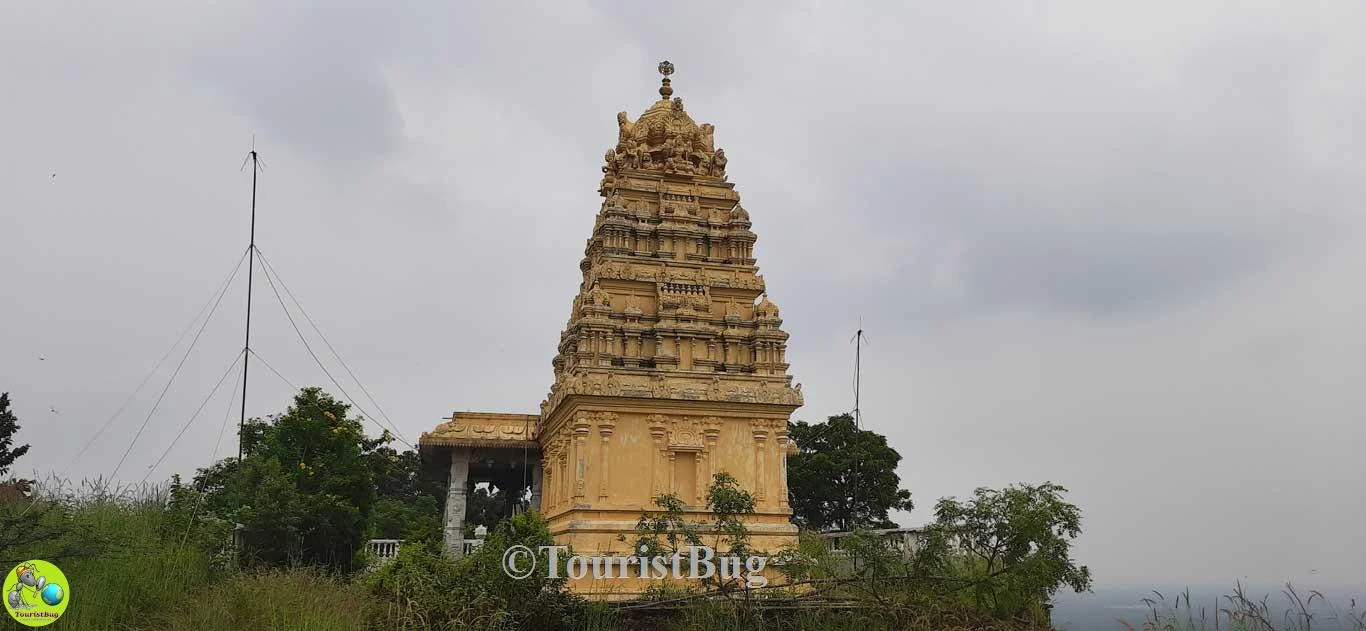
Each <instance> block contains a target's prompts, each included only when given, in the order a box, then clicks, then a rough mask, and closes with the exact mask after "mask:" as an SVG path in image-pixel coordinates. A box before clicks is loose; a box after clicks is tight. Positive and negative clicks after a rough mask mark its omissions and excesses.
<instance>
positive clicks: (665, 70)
mask: <svg viewBox="0 0 1366 631" xmlns="http://www.w3.org/2000/svg"><path fill="white" fill-rule="evenodd" d="M673 73H674V65H673V64H672V63H670V62H669V60H667V59H665V60H664V61H661V62H659V74H662V75H664V81H663V85H661V86H659V95H660V96H662V97H664V98H666V99H667V98H669V97H670V96H672V95H673V93H674V89H673V88H672V87H669V75H671V74H673Z"/></svg>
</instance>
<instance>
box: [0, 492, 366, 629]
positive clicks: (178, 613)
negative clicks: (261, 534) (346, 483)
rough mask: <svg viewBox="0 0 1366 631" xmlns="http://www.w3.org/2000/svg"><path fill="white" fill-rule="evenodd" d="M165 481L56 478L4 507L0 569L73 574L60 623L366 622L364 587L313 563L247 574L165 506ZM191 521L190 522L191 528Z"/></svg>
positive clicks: (233, 625)
mask: <svg viewBox="0 0 1366 631" xmlns="http://www.w3.org/2000/svg"><path fill="white" fill-rule="evenodd" d="M168 493H169V487H168V486H167V485H137V486H116V485H111V484H108V483H107V482H106V481H104V480H83V481H81V482H79V483H74V484H73V483H70V482H67V481H63V480H57V479H48V480H44V481H43V482H42V483H40V484H39V485H37V487H36V488H35V490H34V498H33V499H32V501H31V502H24V503H12V504H7V505H0V524H4V525H5V526H6V527H7V528H12V529H16V530H14V531H12V533H13V535H12V537H11V538H10V539H7V540H13V539H17V543H15V544H12V545H10V546H7V547H6V548H5V549H3V550H0V563H3V564H4V565H5V567H4V568H2V569H0V571H3V570H7V569H8V568H9V567H11V566H13V565H14V564H17V563H19V562H20V561H23V560H27V559H35V558H36V559H45V560H49V561H52V562H53V563H56V564H57V566H58V567H60V568H61V569H62V573H63V574H65V575H66V577H67V580H68V581H70V583H71V585H70V586H69V590H70V591H69V593H70V594H71V601H70V604H69V605H68V606H67V609H66V612H65V614H64V615H63V616H62V618H61V621H60V623H59V626H60V627H61V628H63V629H72V630H78V631H81V630H90V631H110V630H127V631H140V630H147V631H151V630H154V629H204V630H206V631H216V630H218V629H224V630H227V629H249V628H255V629H300V630H313V629H317V630H320V631H321V630H332V629H360V628H361V627H360V626H359V624H358V623H354V622H348V621H351V620H360V619H361V616H360V614H359V613H358V612H357V607H359V606H360V604H359V603H363V602H364V599H363V598H360V597H358V594H357V590H355V589H354V588H352V587H350V586H348V585H346V584H344V583H342V582H339V581H335V580H332V579H328V578H326V577H323V576H321V575H318V574H316V573H314V572H311V571H308V570H300V571H296V572H285V573H273V574H244V573H242V572H240V571H238V570H236V569H235V566H234V565H233V564H231V563H229V562H227V559H224V558H222V557H219V556H215V554H214V553H213V551H212V550H206V549H205V548H204V547H203V546H201V545H198V543H199V540H197V539H196V538H194V537H186V536H185V534H186V531H187V528H185V527H182V523H181V522H179V521H176V520H174V519H173V516H172V515H171V514H170V513H169V512H168V511H167V510H166V505H167V501H168V499H169V495H168ZM189 525H190V524H188V523H186V524H184V525H183V526H189Z"/></svg>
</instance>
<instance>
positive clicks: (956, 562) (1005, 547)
mask: <svg viewBox="0 0 1366 631" xmlns="http://www.w3.org/2000/svg"><path fill="white" fill-rule="evenodd" d="M1066 492H1067V489H1065V488H1063V487H1061V486H1058V485H1056V484H1052V483H1049V482H1045V483H1044V484H1040V485H1038V486H1030V485H1024V484H1022V485H1015V486H1009V487H1006V488H1005V489H1002V490H995V489H985V488H979V489H977V490H976V491H974V492H973V496H972V498H970V499H968V500H966V501H961V502H960V501H958V500H957V499H954V498H952V497H948V498H944V499H941V500H939V502H938V504H936V505H935V509H934V510H935V523H934V524H933V525H932V526H930V527H929V528H928V529H927V532H926V534H927V542H926V545H925V547H924V548H923V549H922V551H921V553H920V555H919V556H920V558H919V559H917V562H918V564H919V567H920V570H921V571H923V572H925V573H927V574H933V575H938V576H949V577H956V578H957V579H958V580H957V581H956V584H957V586H958V587H961V589H963V590H965V592H966V593H968V594H971V597H972V598H973V600H974V601H975V603H974V604H976V606H977V609H978V611H983V612H990V613H992V614H994V615H996V616H999V617H1012V616H1022V615H1027V616H1032V617H1034V618H1035V619H1037V620H1046V619H1047V603H1048V602H1049V600H1050V599H1051V598H1052V596H1053V594H1054V593H1056V592H1057V591H1058V589H1059V588H1061V587H1063V586H1068V587H1071V588H1072V589H1074V590H1076V591H1077V592H1079V593H1080V592H1084V591H1086V590H1088V589H1090V588H1091V571H1090V570H1089V569H1087V567H1086V566H1084V565H1077V563H1076V561H1074V560H1073V559H1072V558H1071V556H1070V555H1071V546H1072V542H1073V541H1074V540H1075V539H1076V538H1077V536H1079V535H1080V534H1081V509H1079V508H1077V507H1076V506H1075V505H1073V504H1070V503H1068V502H1066V501H1065V500H1063V497H1062V496H1063V494H1064V493H1066ZM956 588H957V587H956Z"/></svg>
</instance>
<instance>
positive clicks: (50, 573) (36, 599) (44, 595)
mask: <svg viewBox="0 0 1366 631" xmlns="http://www.w3.org/2000/svg"><path fill="white" fill-rule="evenodd" d="M4 585H5V610H6V611H8V612H9V615H10V617H12V618H14V619H15V620H17V621H18V622H19V624H22V625H25V626H30V627H41V626H45V625H49V624H52V623H53V622H56V621H57V618H60V617H61V616H62V613H63V612H65V611H66V606H67V603H69V602H70V601H71V593H70V589H69V588H70V584H68V583H67V581H66V576H64V575H63V574H62V571H61V570H59V569H57V566H55V565H53V564H51V563H48V562H47V561H38V560H34V561H24V562H23V563H20V564H19V565H18V566H16V567H15V568H14V569H13V570H10V573H9V574H7V575H5V582H4Z"/></svg>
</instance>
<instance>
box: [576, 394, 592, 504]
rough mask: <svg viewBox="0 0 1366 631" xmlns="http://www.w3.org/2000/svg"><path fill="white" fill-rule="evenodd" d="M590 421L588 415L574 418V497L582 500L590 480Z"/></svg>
mask: <svg viewBox="0 0 1366 631" xmlns="http://www.w3.org/2000/svg"><path fill="white" fill-rule="evenodd" d="M589 427H590V425H589V423H588V417H587V416H583V415H581V416H579V417H578V418H577V419H575V420H574V464H573V466H574V499H575V500H582V499H583V496H584V493H585V492H586V491H587V487H588V482H587V474H588V429H589Z"/></svg>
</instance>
